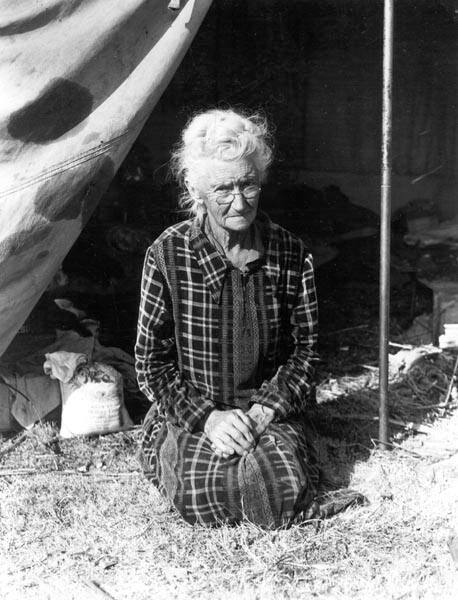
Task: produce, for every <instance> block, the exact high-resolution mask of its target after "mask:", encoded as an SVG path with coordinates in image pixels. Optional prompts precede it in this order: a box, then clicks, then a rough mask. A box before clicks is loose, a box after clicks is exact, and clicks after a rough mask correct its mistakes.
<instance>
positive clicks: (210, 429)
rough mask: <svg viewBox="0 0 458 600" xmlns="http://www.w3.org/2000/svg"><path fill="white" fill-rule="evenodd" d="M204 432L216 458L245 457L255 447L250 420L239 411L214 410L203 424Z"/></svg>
mask: <svg viewBox="0 0 458 600" xmlns="http://www.w3.org/2000/svg"><path fill="white" fill-rule="evenodd" d="M204 431H205V433H206V434H207V436H208V438H209V439H210V441H211V443H212V447H213V449H214V450H215V453H216V454H218V456H221V457H223V458H227V457H229V456H232V455H233V454H239V455H240V456H244V455H246V454H247V453H248V452H249V451H250V450H251V449H252V448H254V445H255V439H254V437H253V434H252V424H251V420H250V418H249V417H247V415H246V414H245V413H244V412H243V411H242V410H240V409H235V410H214V411H212V412H211V413H210V414H209V416H208V417H207V420H206V422H205V427H204Z"/></svg>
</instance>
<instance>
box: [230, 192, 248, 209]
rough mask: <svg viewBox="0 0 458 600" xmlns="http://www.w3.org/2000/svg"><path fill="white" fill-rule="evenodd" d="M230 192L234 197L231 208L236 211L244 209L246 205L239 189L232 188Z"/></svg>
mask: <svg viewBox="0 0 458 600" xmlns="http://www.w3.org/2000/svg"><path fill="white" fill-rule="evenodd" d="M232 193H233V197H234V199H233V200H232V208H233V209H234V210H237V211H242V210H244V209H245V206H246V200H245V196H244V195H243V194H242V192H241V191H240V190H234V191H233V192H232Z"/></svg>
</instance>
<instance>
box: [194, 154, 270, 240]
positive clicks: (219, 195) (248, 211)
mask: <svg viewBox="0 0 458 600" xmlns="http://www.w3.org/2000/svg"><path fill="white" fill-rule="evenodd" d="M258 186H259V175H258V172H257V169H256V167H255V166H254V164H253V163H252V162H251V161H250V160H247V159H241V160H234V161H228V160H219V159H208V160H206V161H205V162H202V164H201V165H200V166H199V170H198V176H197V177H196V179H195V187H194V188H193V190H194V194H195V195H196V197H198V198H199V200H200V201H201V202H203V204H204V205H205V208H206V209H207V215H208V220H209V223H210V226H211V227H213V228H214V227H215V225H216V226H217V227H218V226H219V227H222V228H223V229H226V230H227V231H232V232H236V231H239V232H241V231H244V230H246V229H248V228H249V227H250V225H251V224H252V223H253V221H254V219H255V218H256V213H257V211H258V201H259V187H258Z"/></svg>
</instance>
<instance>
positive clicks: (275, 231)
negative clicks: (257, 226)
mask: <svg viewBox="0 0 458 600" xmlns="http://www.w3.org/2000/svg"><path fill="white" fill-rule="evenodd" d="M263 217H264V219H263V227H264V228H265V232H266V234H267V237H268V239H269V241H270V243H271V244H272V245H274V246H276V247H277V249H278V251H279V253H280V255H282V256H285V255H289V254H292V255H293V256H297V255H301V256H304V255H307V254H310V253H311V250H310V248H309V247H308V245H307V244H306V243H305V242H304V240H302V239H301V238H300V237H299V236H298V235H296V234H294V233H292V232H291V231H289V230H288V229H285V227H283V226H282V225H279V224H278V223H274V222H273V221H271V220H270V218H269V217H268V216H267V215H266V213H264V214H263Z"/></svg>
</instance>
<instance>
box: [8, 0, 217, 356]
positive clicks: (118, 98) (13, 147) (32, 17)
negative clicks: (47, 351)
mask: <svg viewBox="0 0 458 600" xmlns="http://www.w3.org/2000/svg"><path fill="white" fill-rule="evenodd" d="M168 4H169V2H168V0H124V1H123V2H113V1H112V0H40V1H38V0H33V1H32V2H31V1H30V0H0V57H1V58H0V80H1V82H2V93H1V98H0V182H1V184H0V334H1V335H0V355H1V354H2V353H3V352H4V350H5V349H6V348H7V347H8V345H9V343H10V342H11V340H12V339H13V337H14V336H15V334H16V332H17V331H18V329H19V328H20V327H21V325H22V323H23V322H24V320H25V319H26V317H27V316H28V314H29V312H30V311H31V309H32V308H33V306H34V304H35V303H36V301H37V300H38V299H39V297H40V296H41V294H42V293H43V291H44V290H45V289H46V287H47V285H48V283H49V281H50V279H51V278H52V276H53V275H54V273H55V271H56V270H57V269H58V267H59V265H60V263H61V262H62V260H63V258H64V257H65V255H66V253H67V252H68V250H69V249H70V247H71V246H72V244H73V242H74V241H75V240H76V238H77V237H78V235H79V234H80V232H81V230H82V228H83V227H84V224H85V223H86V221H87V220H88V218H89V216H90V215H91V212H92V210H93V208H94V207H95V205H96V203H97V201H98V200H99V198H100V196H101V195H102V193H103V191H104V190H105V188H106V186H107V185H108V184H109V182H110V181H111V179H112V177H113V175H114V173H115V172H116V170H117V169H118V167H119V165H120V163H121V162H122V160H123V159H124V157H125V155H126V154H127V152H128V150H129V149H130V147H131V145H132V143H133V142H134V140H135V138H136V137H137V135H138V133H139V132H140V130H141V128H142V127H143V125H144V123H145V120H146V119H147V117H148V115H149V114H150V112H151V110H152V108H153V107H154V105H155V103H156V102H157V101H158V99H159V98H160V96H161V93H162V92H163V90H164V89H165V87H166V86H167V84H168V82H169V81H170V79H171V77H172V76H173V74H174V72H175V70H176V68H177V67H178V65H179V64H180V61H181V60H182V58H183V56H184V54H185V52H186V50H187V48H188V46H189V44H190V43H191V41H192V39H193V37H194V35H195V33H196V31H197V30H198V28H199V26H200V24H201V22H202V20H203V18H204V16H205V14H206V12H207V10H208V8H209V6H210V4H211V0H187V1H186V0H182V1H181V3H178V4H180V10H178V11H173V12H172V11H171V10H170V9H169V8H168ZM175 4H177V3H175Z"/></svg>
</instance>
